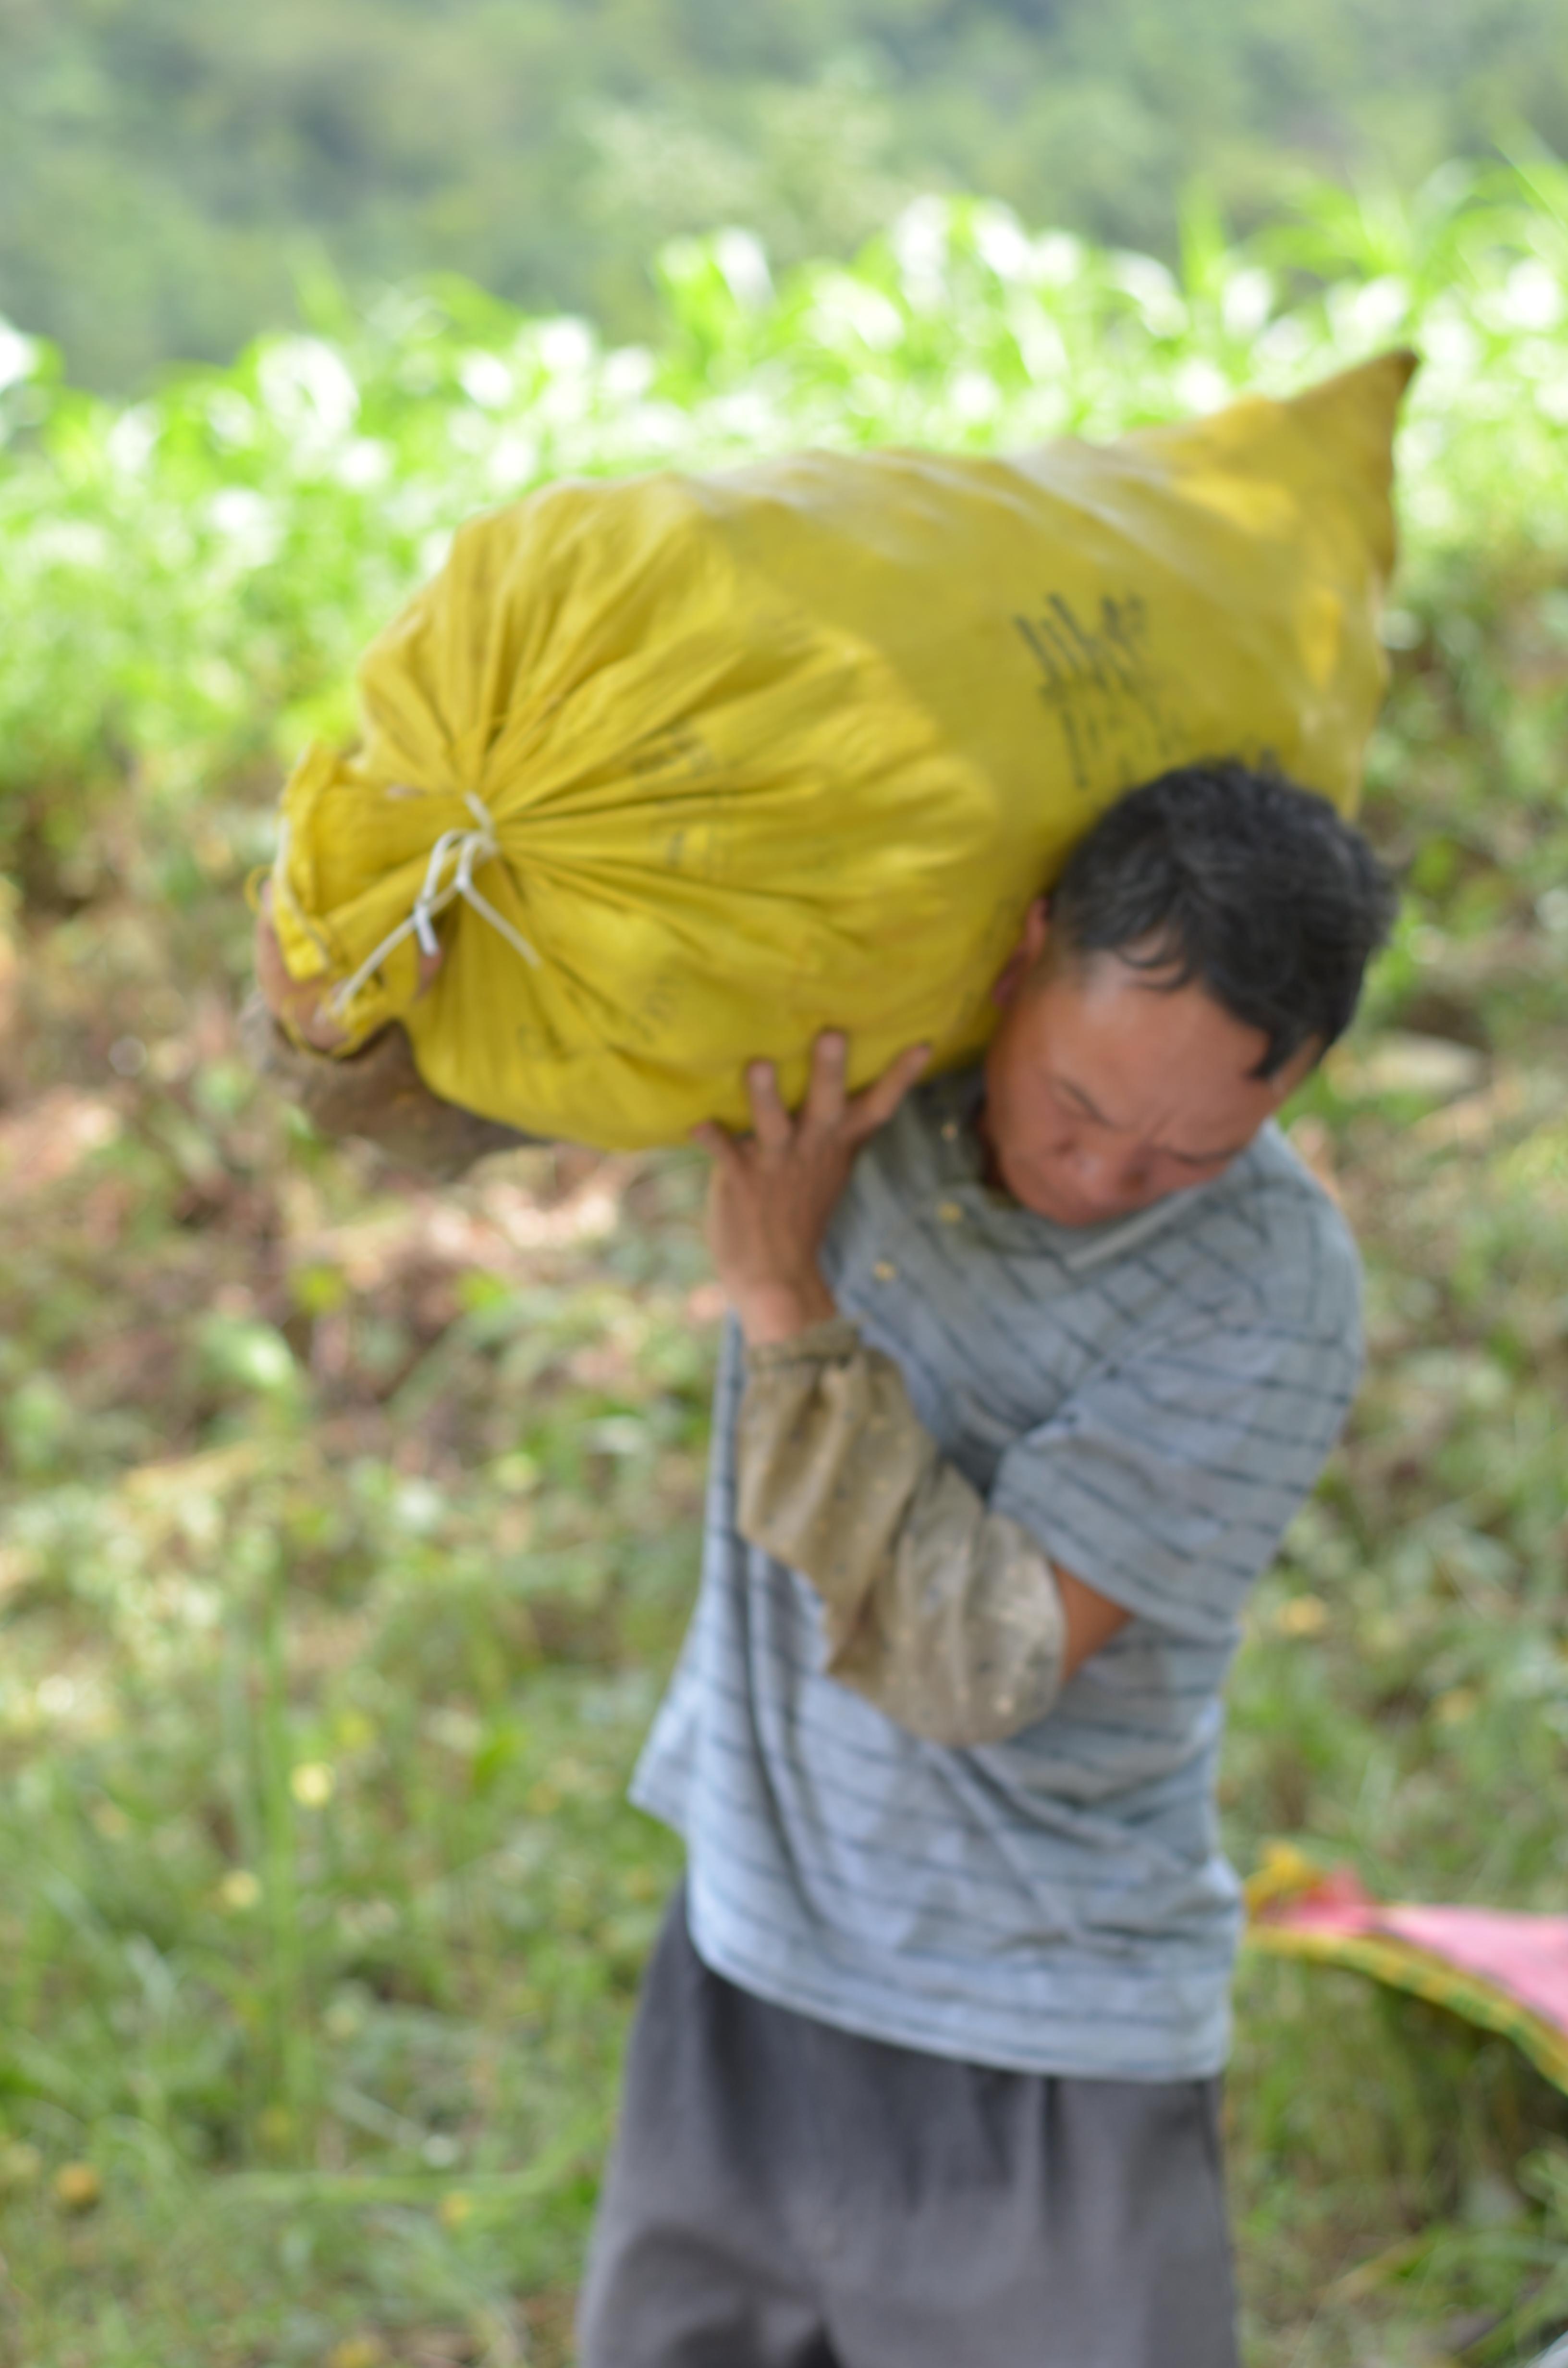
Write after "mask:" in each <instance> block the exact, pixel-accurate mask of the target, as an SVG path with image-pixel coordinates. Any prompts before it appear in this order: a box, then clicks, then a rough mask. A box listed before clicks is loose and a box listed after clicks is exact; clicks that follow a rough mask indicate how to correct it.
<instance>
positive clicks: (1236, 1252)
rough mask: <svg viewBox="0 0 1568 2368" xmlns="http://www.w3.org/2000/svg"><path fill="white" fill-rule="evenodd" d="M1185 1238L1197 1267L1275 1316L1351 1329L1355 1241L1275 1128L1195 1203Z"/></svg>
mask: <svg viewBox="0 0 1568 2368" xmlns="http://www.w3.org/2000/svg"><path fill="white" fill-rule="evenodd" d="M1186 1219H1187V1223H1186V1227H1185V1230H1186V1232H1187V1236H1188V1245H1189V1247H1190V1251H1191V1254H1192V1256H1193V1258H1194V1260H1195V1261H1198V1262H1203V1263H1206V1264H1209V1265H1210V1266H1212V1268H1213V1269H1214V1272H1215V1274H1216V1276H1217V1277H1221V1278H1223V1277H1229V1278H1231V1279H1232V1280H1233V1284H1234V1287H1235V1289H1236V1291H1237V1292H1238V1293H1241V1294H1244V1295H1250V1296H1252V1297H1254V1298H1256V1300H1257V1302H1258V1303H1259V1304H1260V1305H1261V1306H1266V1307H1267V1309H1268V1310H1269V1311H1270V1312H1271V1313H1273V1314H1274V1315H1276V1316H1277V1317H1279V1318H1286V1317H1292V1316H1293V1317H1294V1319H1295V1320H1297V1321H1301V1322H1313V1323H1317V1324H1328V1325H1331V1324H1334V1323H1335V1322H1336V1321H1338V1322H1342V1323H1345V1324H1347V1325H1353V1324H1354V1322H1355V1319H1356V1317H1357V1315H1358V1311H1359V1306H1360V1292H1361V1259H1360V1253H1359V1252H1358V1249H1357V1247H1356V1237H1355V1235H1354V1234H1353V1233H1352V1232H1351V1230H1350V1227H1349V1225H1348V1224H1347V1223H1346V1217H1345V1214H1344V1212H1343V1211H1342V1210H1341V1208H1340V1207H1339V1205H1338V1203H1337V1201H1335V1199H1334V1196H1333V1195H1332V1193H1330V1192H1329V1191H1328V1190H1327V1188H1326V1187H1325V1186H1324V1184H1323V1183H1322V1181H1321V1180H1320V1179H1319V1178H1317V1177H1316V1176H1314V1175H1313V1173H1312V1169H1311V1168H1310V1167H1308V1166H1307V1164H1306V1162H1305V1160H1303V1159H1302V1158H1301V1155H1300V1153H1299V1152H1297V1151H1296V1150H1295V1149H1294V1147H1293V1146H1292V1144H1290V1141H1289V1139H1288V1138H1287V1137H1286V1135H1285V1134H1284V1133H1283V1132H1282V1131H1281V1129H1280V1128H1279V1127H1278V1125H1276V1124H1275V1123H1274V1122H1273V1121H1269V1123H1268V1124H1267V1126H1265V1127H1264V1128H1263V1129H1262V1130H1261V1131H1260V1133H1258V1135H1257V1136H1256V1139H1255V1140H1254V1142H1253V1143H1252V1144H1249V1146H1248V1147H1247V1149H1246V1150H1245V1151H1244V1153H1243V1154H1242V1156H1241V1157H1240V1158H1239V1159H1237V1160H1236V1161H1235V1162H1234V1163H1233V1166H1232V1167H1229V1168H1228V1169H1227V1170H1226V1172H1225V1174H1224V1175H1223V1176H1221V1177H1220V1178H1218V1179H1217V1180H1216V1181H1215V1182H1214V1183H1213V1184H1211V1185H1209V1186H1206V1187H1205V1188H1204V1189H1203V1190H1202V1191H1201V1192H1199V1193H1198V1194H1195V1195H1194V1196H1193V1206H1192V1207H1191V1208H1190V1210H1188V1211H1187V1212H1186Z"/></svg>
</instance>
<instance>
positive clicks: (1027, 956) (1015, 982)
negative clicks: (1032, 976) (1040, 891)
mask: <svg viewBox="0 0 1568 2368" xmlns="http://www.w3.org/2000/svg"><path fill="white" fill-rule="evenodd" d="M1050 935H1051V899H1050V897H1049V896H1037V897H1036V898H1035V900H1034V903H1033V904H1032V905H1030V906H1029V909H1028V912H1027V913H1026V914H1025V915H1024V926H1023V928H1022V930H1021V932H1020V934H1019V937H1018V942H1017V945H1016V946H1015V947H1014V948H1013V951H1012V952H1011V953H1010V954H1009V955H1008V956H1007V959H1006V962H1004V963H1003V965H1002V968H1001V969H1000V971H999V972H998V973H997V974H996V982H995V985H994V986H993V987H992V989H991V1000H992V1002H993V1003H998V1004H1000V1005H1001V1007H1002V1008H1003V1010H1004V1011H1005V1010H1006V1008H1007V1006H1008V1004H1009V1003H1016V1002H1017V999H1018V996H1019V995H1020V994H1021V993H1022V991H1023V986H1024V982H1025V981H1026V979H1027V978H1028V975H1029V973H1030V972H1031V971H1032V970H1033V969H1034V967H1035V964H1036V963H1037V962H1039V960H1040V956H1041V954H1042V953H1044V951H1045V947H1046V940H1047V939H1048V938H1049V937H1050Z"/></svg>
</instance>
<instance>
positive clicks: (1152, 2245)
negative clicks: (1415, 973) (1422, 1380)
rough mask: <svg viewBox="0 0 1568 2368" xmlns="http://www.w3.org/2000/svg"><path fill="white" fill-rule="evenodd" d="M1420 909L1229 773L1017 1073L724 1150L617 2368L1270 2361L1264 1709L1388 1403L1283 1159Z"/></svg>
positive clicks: (1322, 1235)
mask: <svg viewBox="0 0 1568 2368" xmlns="http://www.w3.org/2000/svg"><path fill="white" fill-rule="evenodd" d="M1391 906H1392V896H1391V892H1390V889H1389V884H1388V882H1387V879H1386V877H1385V875H1384V873H1383V872H1382V871H1381V867H1380V865H1379V864H1378V862H1377V861H1376V860H1375V858H1374V857H1373V856H1372V854H1371V853H1370V851H1369V848H1368V847H1367V845H1366V843H1365V841H1364V840H1363V839H1362V838H1361V837H1360V836H1359V834H1358V832H1357V831H1356V830H1355V829H1354V828H1353V827H1352V826H1351V825H1348V824H1347V823H1346V822H1344V821H1343V820H1342V819H1341V818H1340V817H1339V816H1338V815H1337V814H1335V812H1334V810H1333V809H1332V808H1331V807H1330V806H1329V805H1328V804H1327V803H1325V802H1324V800H1322V799H1320V798H1317V797H1315V796H1312V795H1310V794H1309V793H1307V792H1305V791H1300V790H1297V789H1295V788H1294V787H1292V786H1290V785H1289V784H1287V783H1286V782H1284V781H1283V780H1279V779H1278V778H1274V777H1270V776H1267V775H1265V774H1261V773H1257V772H1254V771H1251V770H1249V769H1247V768H1244V767H1242V766H1240V765H1237V764H1217V765H1210V766H1202V767H1194V768H1185V769H1183V770H1180V771H1177V772H1176V773H1173V774H1170V775H1167V776H1165V777H1163V778H1161V779H1160V780H1156V781H1155V782H1153V783H1152V784H1150V785H1149V786H1147V787H1145V788H1143V789H1142V790H1140V791H1134V792H1133V793H1132V794H1131V795H1130V796H1128V797H1127V798H1125V799H1124V800H1122V801H1120V802H1119V803H1117V804H1116V805H1114V806H1113V807H1112V808H1111V809H1110V810H1109V811H1108V813H1107V814H1105V815H1104V816H1103V817H1102V818H1101V820H1100V821H1099V822H1098V824H1097V825H1096V826H1095V827H1094V828H1093V829H1092V830H1091V831H1090V833H1089V835H1088V836H1087V837H1085V839H1083V840H1082V841H1081V842H1080V844H1079V846H1078V847H1077V848H1076V849H1075V851H1074V854H1073V856H1072V857H1071V858H1070V860H1069V861H1068V864H1067V867H1066V869H1065V871H1064V872H1063V873H1062V877H1061V879H1060V881H1059V882H1058V883H1057V886H1056V888H1055V890H1054V893H1053V894H1052V896H1051V900H1050V904H1049V907H1048V906H1047V905H1046V904H1045V903H1044V902H1043V901H1042V902H1040V903H1038V904H1036V905H1033V906H1032V907H1031V908H1030V910H1029V913H1028V920H1027V922H1026V925H1025V928H1024V933H1023V938H1022V940H1021V943H1020V944H1019V946H1018V948H1017V952H1016V954H1015V955H1014V957H1013V959H1012V961H1011V962H1009V963H1008V965H1007V966H1006V969H1005V970H1004V972H1003V973H1002V975H1001V978H1000V980H999V981H998V984H997V987H996V995H997V999H998V1000H999V1001H1000V1002H1001V1003H1002V1005H1003V1006H1004V1010H1003V1017H1002V1019H1001V1024H1000V1026H999V1028H998V1030H997V1031H996V1033H995V1035H994V1038H993V1040H992V1042H991V1045H990V1048H989V1051H988V1053H987V1054H986V1056H985V1059H984V1062H983V1065H982V1066H979V1067H975V1068H971V1069H967V1070H963V1071H960V1072H959V1073H957V1074H954V1075H949V1076H943V1077H940V1078H938V1079H937V1080H935V1081H933V1082H930V1083H927V1084H921V1085H917V1084H916V1082H915V1080H916V1078H917V1076H918V1074H919V1071H920V1069H921V1068H922V1066H923V1065H924V1050H923V1048H915V1049H912V1050H911V1051H910V1052H909V1053H907V1054H906V1055H905V1056H903V1058H901V1059H900V1060H898V1061H896V1062H895V1063H894V1064H893V1065H892V1067H891V1068H890V1069H889V1070H888V1071H887V1072H886V1074H885V1075H884V1076H882V1078H881V1080H880V1081H879V1082H878V1083H876V1084H874V1085H873V1086H871V1087H869V1088H868V1089H867V1090H865V1091H863V1092H861V1093H860V1094H858V1096H853V1097H851V1096H849V1095H848V1094H847V1093H846V1045H845V1042H844V1039H843V1038H842V1036H840V1035H836V1034H832V1033H829V1034H824V1036H822V1037H821V1038H820V1039H819V1041H818V1042H817V1046H816V1051H815V1056H814V1061H813V1064H812V1073H811V1080H810V1085H809V1088H808V1091H807V1094H806V1098H805V1100H804V1103H803V1105H802V1106H801V1109H800V1110H798V1111H796V1112H795V1113H793V1114H791V1113H790V1111H788V1110H786V1108H785V1106H784V1103H783V1101H782V1099H781V1098H780V1095H779V1092H778V1086H777V1083H776V1079H775V1076H774V1072H773V1070H772V1068H771V1066H770V1065H769V1064H766V1063H761V1064H754V1066H753V1068H752V1070H751V1071H750V1073H749V1075H748V1080H747V1082H748V1087H749V1095H750V1100H751V1107H752V1112H753V1120H754V1124H753V1129H752V1132H751V1133H750V1134H749V1135H747V1136H744V1137H735V1136H733V1135H731V1134H729V1133H725V1132H724V1131H722V1129H720V1128H718V1127H716V1126H710V1127H708V1128H705V1129H704V1130H702V1138H703V1140H704V1141H705V1142H706V1143H707V1144H708V1146H709V1148H710V1151H711V1153H712V1155H713V1161H714V1173H713V1185H712V1197H711V1203H710V1241H711V1246H712V1250H713V1255H714V1258H715V1262H716V1265H717V1268H718V1271H719V1275H720V1278H721V1281H722V1283H723V1285H724V1288H725V1290H726V1292H727V1294H728V1297H729V1301H730V1304H731V1308H732V1311H733V1320H732V1324H731V1326H730V1333H729V1337H728V1338H727V1341H726V1345H725V1350H724V1356H723V1361H722V1370H721V1374H720V1380H719V1384H718V1396H717V1406H716V1417H715V1430H714V1443H713V1460H712V1469H711V1476H710V1488H709V1497H708V1519H707V1535H706V1552H705V1559H704V1568H703V1577H702V1585H701V1591H700V1595H699V1602H698V1605H697V1610H696V1612H695V1615H694V1618H693V1622H692V1625H691V1630H690V1633H689V1635H688V1638H687V1645H686V1648H685V1651H684V1653H683V1656H682V1658H681V1662H680V1665H679V1668H678V1669H677V1672H676V1678H675V1679H674V1682H673V1684H672V1686H671V1689H670V1691H669V1694H668V1696H667V1698H666V1700H665V1704H664V1707H663V1709H662V1711H661V1713H660V1714H659V1717H658V1719H657V1721H656V1723H655V1725H654V1727H653V1733H652V1736H651V1737H650V1740H649V1742H648V1745H647V1747H646V1748H645V1751H644V1754H643V1757H642V1764H641V1767H640V1769H639V1771H638V1774H637V1778H636V1780H635V1784H634V1788H633V1797H634V1798H635V1799H636V1800H637V1801H638V1802H639V1804H641V1805H642V1806H643V1807H644V1808H646V1809H648V1810H649V1811H650V1812H651V1813H653V1815H655V1816H659V1817H661V1818H663V1819H665V1821H667V1822H668V1823H670V1824H672V1825H674V1826H675V1827H676V1828H677V1829H678V1830H679V1831H680V1832H681V1834H682V1835H683V1836H684V1838H685V1840H686V1844H687V1854H688V1867H687V1878H686V1882H685V1884H684V1885H683V1887H682V1889H681V1891H680V1893H679V1894H678V1895H677V1896H676V1900H675V1902H674V1904H673V1906H672V1907H671V1910H670V1913H669V1917H668V1919H667V1921H666V1924H665V1930H664V1933H663V1936H662V1938H661V1941H660V1942H659V1944H658V1947H657V1950H656V1952H655V1954H654V1957H653V1964H652V1966H651V1969H650V1972H649V1975H648V1979H647V1985H646V1987H645V1990H644V1993H643V1997H642V2005H641V2009H640V2011H639V2015H638V2020H637V2023H636V2027H635V2032H634V2035H633V2038H632V2042H631V2053H630V2057H629V2062H628V2066H627V2073H626V2086H625V2094H624V2099H623V2105H622V2112H621V2119H620V2127H619V2138H618V2141H617V2145H616V2149H615V2153H614V2157H613V2159H612V2162H611V2166H610V2169H609V2171H608V2179H607V2182H606V2186H605V2190H604V2193H603V2197H602V2200H601V2204H600V2212H599V2220H598V2226H597V2234H596V2238H595V2244H594V2249H593V2254H592V2258H591V2261H590V2266H589V2271H588V2276H587V2280H586V2284H585V2293H584V2298H583V2305H582V2321H581V2340H582V2350H581V2360H582V2362H583V2368H835V2363H836V2368H955V2363H958V2362H962V2363H963V2368H1026V2363H1028V2368H1225V2363H1227V2362H1235V2360H1236V2357H1237V2353H1236V2349H1235V2331H1234V2324H1233V2300H1232V2290H1231V2279H1230V2268H1229V2258H1228V2240H1227V2235H1226V2222H1225V2211H1224V2202H1223V2194H1222V2187H1221V2161H1220V2135H1219V2104H1220V2075H1221V2067H1222V2066H1223V2063H1224V2060H1225V2055H1226V2051H1227V2044H1228V1989H1229V1981H1230V1974H1231V1966H1232V1960H1233V1951H1234V1946H1235V1942H1236V1939H1237V1933H1238V1928H1239V1923H1240V1909H1239V1904H1238V1888H1237V1884H1236V1882H1235V1879H1234V1876H1233V1873H1232V1872H1231V1870H1230V1868H1229V1867H1228V1866H1227V1864H1226V1863H1225V1861H1224V1860H1223V1858H1222V1857H1221V1855H1220V1853H1219V1850H1218V1846H1217V1835H1216V1808H1215V1798H1214V1786H1215V1776H1216V1766H1217V1759H1218V1752H1219V1744H1220V1736H1221V1718H1222V1712H1221V1685H1222V1682H1223V1679H1224V1676H1225V1673H1226V1670H1227V1668H1228V1665H1229V1662H1230V1659H1231V1657H1232V1655H1233V1651H1234V1649H1235V1646H1236V1644H1237V1641H1238V1637H1239V1619H1240V1614H1241V1610H1242V1607H1243V1604H1244V1600H1245V1597H1246V1595H1247V1592H1248V1589H1249V1588H1250V1587H1251V1585H1252V1584H1253V1582H1254V1581H1255V1580H1256V1578H1257V1577H1258V1576H1259V1575H1260V1574H1261V1572H1262V1571H1263V1570H1264V1569H1265V1568H1266V1567H1267V1565H1268V1563H1269V1562H1270V1560H1271V1559H1272V1557H1273V1555H1274V1553H1275V1551H1276V1549H1277V1547H1278V1542H1279V1538H1280V1536H1281V1534H1282V1532H1283V1531H1284V1529H1285V1527H1286V1525H1287V1523H1288V1522H1289V1521H1290V1519H1291V1517H1292V1515H1293V1514H1294V1512H1295V1511H1296V1509H1297V1508H1298V1507H1299V1506H1300V1504H1301V1501H1302V1499H1303V1497H1305V1496H1306V1494H1307V1492H1308V1491H1309V1490H1310V1489H1311V1487H1312V1485H1313V1483H1314V1482H1315V1480H1316V1478H1317V1475H1318V1473H1319V1471H1320V1469H1321V1467H1322V1464H1323V1462H1324V1457H1325V1456H1326V1454H1327V1452H1328V1451H1329V1448H1330V1447H1331V1445H1332V1443H1333V1441H1334V1439H1335V1436H1336V1434H1337V1432H1338V1429H1339V1427H1340V1424H1341V1422H1342V1420H1343V1418H1344V1416H1345V1413H1346V1408H1347V1406H1348V1405H1349V1402H1350V1399H1351V1396H1352V1394H1353V1392H1354V1389H1355V1386H1356V1383H1357V1379H1358V1371H1359V1365H1360V1356H1361V1346H1360V1326H1359V1313H1358V1308H1359V1275H1358V1260H1357V1256H1356V1251H1355V1247H1354V1245H1353V1243H1352V1241H1351V1239H1350V1236H1349V1235H1348V1233H1347V1231H1346V1226H1345V1224H1344V1222H1343V1220H1342V1219H1341V1217H1340V1215H1339V1214H1338V1212H1337V1211H1336V1209H1335V1206H1334V1204H1333V1202H1332V1201H1330V1200H1329V1198H1328V1196H1327V1194H1326V1193H1325V1192H1324V1190H1323V1189H1322V1188H1321V1186H1320V1185H1319V1184H1318V1183H1317V1182H1316V1181H1315V1180H1314V1179H1313V1178H1312V1176H1311V1175H1310V1174H1309V1173H1308V1171H1307V1170H1306V1168H1305V1167H1303V1166H1302V1165H1301V1162H1300V1160H1299V1159H1298V1158H1297V1157H1296V1156H1295V1155H1294V1154H1293V1153H1292V1152H1291V1150H1290V1146H1289V1145H1288V1144H1287V1143H1286V1141H1285V1139H1284V1137H1283V1136H1282V1135H1281V1133H1279V1131H1278V1128H1277V1127H1276V1126H1274V1125H1273V1124H1272V1123H1271V1120H1272V1114H1273V1113H1274V1111H1275V1110H1277V1109H1278V1105H1279V1104H1280V1103H1281V1101H1282V1100H1283V1099H1285V1097H1286V1096H1287V1094H1289V1093H1290V1091H1291V1089H1292V1088H1293V1087H1295V1086H1296V1085H1297V1084H1299V1083H1300V1082H1301V1079H1302V1078H1303V1077H1304V1076H1306V1074H1307V1073H1308V1071H1309V1070H1310V1069H1311V1068H1312V1065H1313V1064H1314V1063H1315V1062H1316V1061H1317V1060H1318V1058H1319V1057H1320V1056H1321V1054H1322V1053H1323V1052H1324V1050H1325V1048H1326V1047H1327V1046H1328V1045H1329V1044H1330V1043H1332V1042H1333V1041H1334V1040H1335V1037H1336V1036H1337V1035H1338V1034H1339V1033H1340V1031H1341V1030H1343V1028H1344V1027H1345V1026H1346V1023H1347V1021H1348V1020H1349V1019H1350V1017H1351V1014H1352V1012H1353V1010H1354V1008H1355V1004H1356V1000H1357V996H1358V992H1359V988H1360V984H1361V978H1362V973H1363V969H1364V966H1365V964H1366V962H1367V960H1368V958H1369V955H1370V954H1371V953H1372V952H1373V951H1375V949H1376V947H1377V946H1378V944H1379V943H1380V942H1381V939H1382V938H1383V936H1384V934H1385V933H1386V929H1387V927H1388V922H1389V917H1390V913H1391Z"/></svg>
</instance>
